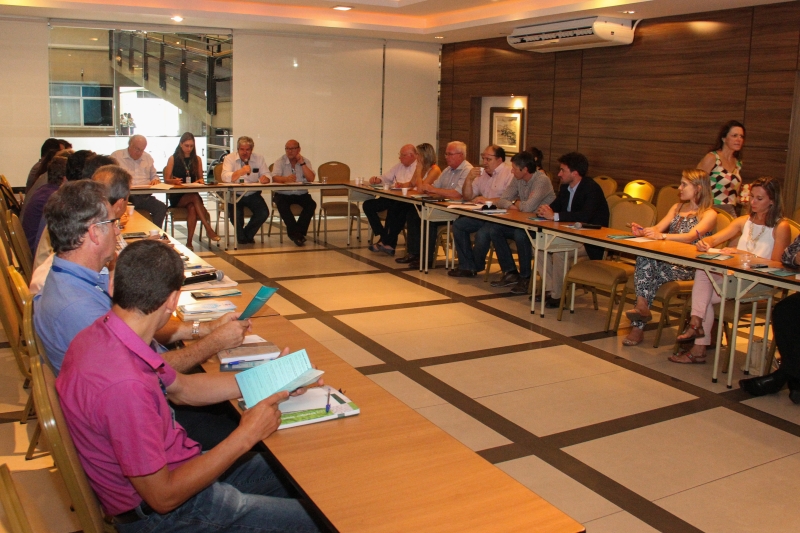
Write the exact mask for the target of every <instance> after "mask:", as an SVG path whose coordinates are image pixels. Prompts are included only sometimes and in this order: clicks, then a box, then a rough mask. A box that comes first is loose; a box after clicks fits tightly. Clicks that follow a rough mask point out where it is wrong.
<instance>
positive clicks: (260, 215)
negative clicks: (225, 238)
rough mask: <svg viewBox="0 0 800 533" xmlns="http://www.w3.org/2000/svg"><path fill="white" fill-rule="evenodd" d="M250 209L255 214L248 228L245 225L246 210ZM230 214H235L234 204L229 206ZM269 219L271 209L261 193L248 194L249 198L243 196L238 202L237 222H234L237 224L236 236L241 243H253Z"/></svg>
mask: <svg viewBox="0 0 800 533" xmlns="http://www.w3.org/2000/svg"><path fill="white" fill-rule="evenodd" d="M245 207H246V208H248V209H250V211H252V212H253V216H251V217H250V221H249V222H248V223H247V226H245V225H244V208H245ZM228 213H233V204H228ZM268 217H269V208H268V207H267V203H266V202H265V201H264V198H263V197H262V196H261V193H260V192H257V193H255V194H248V195H247V196H242V197H241V198H239V200H238V201H237V202H236V220H235V221H234V222H235V224H236V235H237V238H238V239H239V243H240V244H241V243H246V242H248V241H252V240H253V239H254V238H255V236H256V234H257V233H258V230H259V229H260V228H261V226H262V225H264V222H266V221H267V218H268Z"/></svg>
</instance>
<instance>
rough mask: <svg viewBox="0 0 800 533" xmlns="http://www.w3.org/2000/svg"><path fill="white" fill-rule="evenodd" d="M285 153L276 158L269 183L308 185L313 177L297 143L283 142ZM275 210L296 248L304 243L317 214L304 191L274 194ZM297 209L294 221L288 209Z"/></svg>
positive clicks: (311, 199)
mask: <svg viewBox="0 0 800 533" xmlns="http://www.w3.org/2000/svg"><path fill="white" fill-rule="evenodd" d="M284 149H285V150H286V153H285V154H284V155H282V156H281V157H279V158H278V160H277V161H275V163H273V166H272V179H273V180H274V181H275V183H311V182H313V181H314V179H316V177H317V175H316V173H315V172H314V169H313V168H312V165H311V161H309V160H308V159H306V158H305V157H303V156H302V155H300V143H299V142H297V141H295V140H294V139H289V140H288V141H286V146H285V147H284ZM273 201H274V202H275V207H277V208H278V212H279V213H280V214H281V220H283V223H284V224H285V225H286V234H287V235H288V236H289V238H290V239H292V242H294V243H295V244H296V245H297V246H303V245H304V244H305V242H306V234H307V233H308V225H309V224H310V223H311V219H312V218H313V217H314V212H315V211H316V210H317V202H315V201H314V199H313V198H311V195H310V194H308V190H306V189H297V190H289V191H283V192H280V193H276V194H275V196H273ZM295 204H296V205H299V206H300V207H301V208H302V209H303V211H302V212H301V213H300V216H299V217H298V218H297V220H295V218H294V214H293V213H292V205H295Z"/></svg>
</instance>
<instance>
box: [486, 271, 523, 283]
mask: <svg viewBox="0 0 800 533" xmlns="http://www.w3.org/2000/svg"><path fill="white" fill-rule="evenodd" d="M521 279H522V278H520V277H519V272H517V271H516V270H512V271H511V272H508V273H506V274H503V277H502V278H500V279H499V280H497V281H493V282H491V283H490V285H491V286H492V287H510V286H512V285H516V284H517V283H519V280H521Z"/></svg>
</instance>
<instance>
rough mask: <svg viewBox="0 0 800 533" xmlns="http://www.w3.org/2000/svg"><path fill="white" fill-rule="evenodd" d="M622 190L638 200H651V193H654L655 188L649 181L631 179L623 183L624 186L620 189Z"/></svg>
mask: <svg viewBox="0 0 800 533" xmlns="http://www.w3.org/2000/svg"><path fill="white" fill-rule="evenodd" d="M622 192H624V193H625V194H627V195H629V196H631V197H633V198H638V199H639V200H644V201H645V202H652V201H653V195H654V194H655V193H656V188H655V187H654V186H653V184H652V183H650V182H649V181H645V180H633V181H629V182H628V184H627V185H625V188H624V189H622Z"/></svg>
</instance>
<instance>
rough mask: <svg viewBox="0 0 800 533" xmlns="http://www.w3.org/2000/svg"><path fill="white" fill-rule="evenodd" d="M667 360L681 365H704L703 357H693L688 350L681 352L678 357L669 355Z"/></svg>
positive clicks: (704, 357)
mask: <svg viewBox="0 0 800 533" xmlns="http://www.w3.org/2000/svg"><path fill="white" fill-rule="evenodd" d="M667 359H669V360H670V361H672V362H673V363H681V364H684V365H704V364H705V363H706V356H705V355H694V354H693V353H692V352H691V351H690V350H686V351H685V352H681V353H679V354H678V355H670V356H669V357H667Z"/></svg>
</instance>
